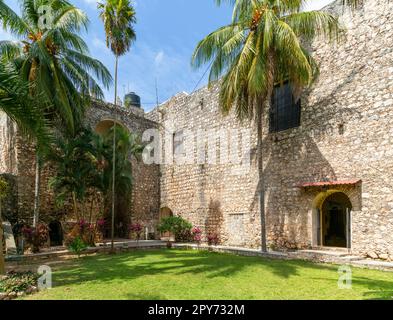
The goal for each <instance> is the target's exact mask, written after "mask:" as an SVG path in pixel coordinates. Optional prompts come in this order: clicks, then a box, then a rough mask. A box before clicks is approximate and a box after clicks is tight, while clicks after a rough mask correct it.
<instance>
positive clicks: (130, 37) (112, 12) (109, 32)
mask: <svg viewBox="0 0 393 320" xmlns="http://www.w3.org/2000/svg"><path fill="white" fill-rule="evenodd" d="M98 9H99V10H100V17H101V19H102V21H103V23H104V29H105V33H106V45H107V47H108V48H110V49H111V51H112V52H113V54H114V55H115V98H114V104H115V106H116V105H117V81H118V65H119V57H120V56H122V55H125V54H126V53H127V52H128V51H129V50H130V48H131V44H132V43H133V42H134V41H135V38H136V35H135V30H134V27H133V25H134V24H135V22H136V16H135V10H134V7H133V5H132V3H131V1H130V0H106V2H105V3H98ZM113 126H116V122H115V121H114V122H113ZM115 146H116V130H114V135H113V160H112V164H113V168H112V171H113V172H112V235H111V248H112V249H111V251H112V253H113V252H114V223H115V201H114V199H115V184H116V182H115V179H116V177H115V171H116V168H115V165H116V150H115Z"/></svg>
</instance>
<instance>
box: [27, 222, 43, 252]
mask: <svg viewBox="0 0 393 320" xmlns="http://www.w3.org/2000/svg"><path fill="white" fill-rule="evenodd" d="M22 234H23V237H24V238H25V240H26V243H27V245H28V246H30V247H31V250H32V252H33V253H37V252H40V248H41V247H42V246H44V245H45V244H46V243H47V242H48V239H49V228H48V226H47V225H46V224H43V223H40V224H38V225H37V227H36V228H33V227H29V226H24V227H23V228H22Z"/></svg>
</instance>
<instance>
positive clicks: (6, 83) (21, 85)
mask: <svg viewBox="0 0 393 320" xmlns="http://www.w3.org/2000/svg"><path fill="white" fill-rule="evenodd" d="M42 102H43V101H42V100H41V103H42ZM37 105H38V104H37V101H34V100H33V99H32V98H31V96H30V95H29V84H28V83H27V82H24V81H22V80H21V79H20V77H19V74H18V73H17V72H16V70H15V69H14V67H13V65H12V64H10V63H8V62H7V61H4V59H0V111H2V112H4V113H5V114H7V115H8V117H9V118H10V119H12V120H13V121H15V122H16V123H17V124H18V127H19V128H20V130H21V131H22V133H24V134H25V136H27V137H28V138H31V137H35V138H36V140H37V141H40V145H41V146H45V147H47V145H48V143H49V142H50V140H51V135H50V132H49V129H48V127H47V122H46V120H45V118H44V114H43V113H42V110H41V109H40V108H39V107H37ZM7 193H8V185H7V183H6V182H5V181H4V180H3V179H1V178H0V275H2V274H4V272H5V266H4V253H3V224H2V212H1V201H2V199H3V198H4V197H5V196H6V195H7Z"/></svg>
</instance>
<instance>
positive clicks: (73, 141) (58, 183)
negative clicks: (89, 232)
mask: <svg viewBox="0 0 393 320" xmlns="http://www.w3.org/2000/svg"><path fill="white" fill-rule="evenodd" d="M94 142H95V133H94V132H93V131H92V130H91V129H87V128H81V129H80V130H79V132H78V133H77V134H76V135H75V136H74V137H72V138H68V139H64V137H60V138H58V139H56V142H55V143H54V145H55V147H54V148H53V152H51V153H50V154H49V155H48V158H47V159H48V160H49V161H51V163H52V164H53V165H54V166H55V168H56V176H55V177H52V178H51V179H50V182H49V186H50V187H51V188H52V189H53V190H54V192H55V195H56V202H57V204H58V205H61V206H63V205H64V201H65V200H67V199H72V202H73V207H74V215H75V217H76V218H77V220H78V221H79V220H80V219H82V218H83V219H84V218H85V216H84V214H86V205H85V199H86V197H87V194H88V191H89V190H90V189H91V188H92V187H95V186H96V185H95V184H96V181H97V177H98V176H99V169H98V167H97V161H96V160H97V158H98V150H97V148H96V146H95V143H94ZM78 203H80V204H82V211H81V212H80V211H79V209H78ZM89 222H91V221H89Z"/></svg>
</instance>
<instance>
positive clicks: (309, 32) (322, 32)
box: [192, 0, 340, 251]
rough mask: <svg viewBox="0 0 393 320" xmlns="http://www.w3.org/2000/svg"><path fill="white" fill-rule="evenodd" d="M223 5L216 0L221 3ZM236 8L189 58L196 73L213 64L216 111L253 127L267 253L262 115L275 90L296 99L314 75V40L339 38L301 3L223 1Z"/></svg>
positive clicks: (334, 24) (330, 21) (330, 19)
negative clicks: (288, 91) (285, 86)
mask: <svg viewBox="0 0 393 320" xmlns="http://www.w3.org/2000/svg"><path fill="white" fill-rule="evenodd" d="M223 2H225V0H216V3H217V4H221V3H223ZM227 2H230V3H232V4H233V5H234V10H233V18H232V23H231V24H230V25H228V26H225V27H222V28H220V29H218V30H217V31H214V32H213V33H211V34H210V35H208V36H207V37H206V38H205V39H203V40H202V41H200V42H199V44H198V45H197V47H196V49H195V52H194V54H193V57H192V65H193V66H194V67H196V68H199V67H201V66H202V65H204V64H206V63H208V62H211V63H212V64H211V70H210V75H209V84H210V85H212V84H213V83H215V82H216V81H217V80H219V79H221V78H222V79H221V83H220V87H221V89H220V98H219V100H220V107H221V110H222V112H223V113H224V114H228V113H229V112H230V111H231V110H232V109H233V108H234V109H235V112H236V114H237V116H238V118H239V119H250V120H251V119H254V120H255V123H256V127H257V138H258V146H257V157H258V172H259V186H258V189H259V200H260V203H259V210H260V220H261V246H262V250H263V251H266V250H267V245H266V223H265V192H264V189H265V186H264V173H263V114H264V112H265V110H266V107H269V104H270V101H271V97H272V93H273V89H274V86H275V85H278V84H280V83H283V82H285V81H289V83H290V85H291V87H292V89H293V93H294V96H295V97H296V98H298V97H299V96H300V92H301V90H302V88H304V87H308V86H310V85H311V84H312V82H313V80H314V79H315V78H316V76H317V75H318V67H317V63H316V62H315V61H314V59H313V58H312V56H311V55H310V54H309V52H308V51H307V49H306V47H305V46H304V42H309V41H312V40H313V39H314V38H315V37H317V36H324V37H327V38H329V39H330V40H334V39H337V37H338V36H339V33H340V27H339V23H338V19H337V18H336V17H335V16H333V15H332V14H330V13H327V12H322V11H311V12H301V8H302V5H303V4H304V2H305V1H303V0H252V1H250V0H227Z"/></svg>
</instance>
